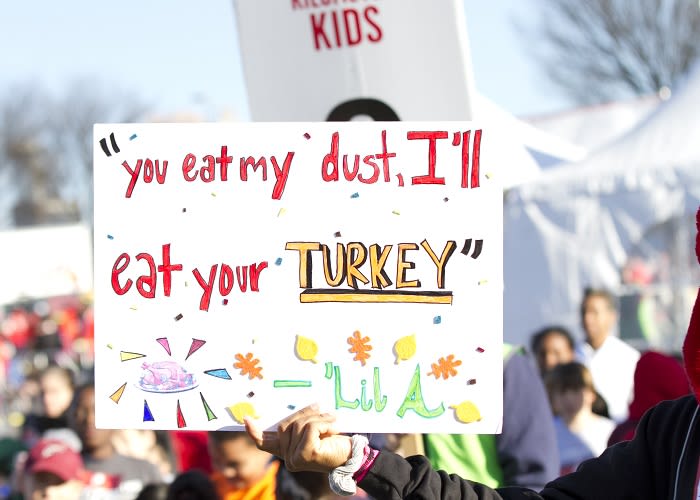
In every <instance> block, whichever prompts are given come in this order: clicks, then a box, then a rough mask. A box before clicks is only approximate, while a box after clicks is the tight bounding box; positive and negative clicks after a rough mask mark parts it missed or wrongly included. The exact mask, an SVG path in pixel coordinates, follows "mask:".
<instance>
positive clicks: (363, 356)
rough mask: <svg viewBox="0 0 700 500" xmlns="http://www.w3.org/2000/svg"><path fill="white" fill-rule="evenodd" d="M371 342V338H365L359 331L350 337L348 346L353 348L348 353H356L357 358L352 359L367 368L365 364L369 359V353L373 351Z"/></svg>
mask: <svg viewBox="0 0 700 500" xmlns="http://www.w3.org/2000/svg"><path fill="white" fill-rule="evenodd" d="M369 341H370V338H369V337H363V336H362V334H361V333H360V332H359V331H357V330H356V331H355V332H354V333H353V334H352V337H348V344H350V345H351V346H352V347H351V348H350V349H348V352H352V353H355V357H354V358H352V359H353V360H355V361H359V362H360V363H362V366H365V363H366V362H367V360H368V359H369V351H371V350H372V346H371V345H369Z"/></svg>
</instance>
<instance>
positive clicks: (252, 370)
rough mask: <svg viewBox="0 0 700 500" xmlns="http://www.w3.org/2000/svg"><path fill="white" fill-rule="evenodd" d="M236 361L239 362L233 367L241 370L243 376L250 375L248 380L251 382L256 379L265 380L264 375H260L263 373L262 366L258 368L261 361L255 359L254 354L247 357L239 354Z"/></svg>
mask: <svg viewBox="0 0 700 500" xmlns="http://www.w3.org/2000/svg"><path fill="white" fill-rule="evenodd" d="M236 359H237V360H238V362H236V363H234V364H233V367H234V368H238V369H239V370H241V373H240V374H241V375H248V378H249V379H251V380H252V379H254V378H256V377H257V378H263V377H262V374H261V373H260V372H261V371H262V366H257V365H258V363H260V360H259V359H257V358H253V353H252V352H249V353H248V354H246V355H245V357H244V356H243V354H241V353H238V354H236Z"/></svg>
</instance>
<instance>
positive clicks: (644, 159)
mask: <svg viewBox="0 0 700 500" xmlns="http://www.w3.org/2000/svg"><path fill="white" fill-rule="evenodd" d="M280 1H281V0H280ZM435 1H441V0H435ZM351 3H352V2H351ZM269 4H270V5H269V8H273V6H274V3H273V2H269ZM463 9H464V20H463V22H464V23H465V25H466V32H467V35H468V40H465V43H466V44H467V46H465V47H464V51H465V53H466V54H467V55H468V57H467V61H468V64H469V69H470V71H471V72H472V73H473V78H474V85H475V88H476V92H477V93H478V95H477V96H475V98H474V99H475V102H486V103H488V104H482V105H481V106H483V107H484V109H489V110H494V111H493V112H494V113H496V112H497V113H501V114H503V115H507V116H508V117H511V118H512V119H513V120H515V121H514V122H513V123H517V124H518V127H520V128H518V129H517V130H518V131H519V132H518V133H520V134H523V135H525V134H530V136H532V137H545V136H546V137H547V138H548V140H549V141H550V144H553V143H554V142H556V141H558V142H557V144H559V145H560V147H559V149H558V151H563V150H564V149H565V150H566V151H568V154H563V153H562V154H558V155H557V154H553V153H551V151H550V150H546V148H536V147H530V148H528V152H529V154H530V160H531V161H532V162H533V165H534V167H536V175H532V176H530V177H529V178H528V179H527V182H525V181H523V182H522V183H517V185H515V184H514V185H512V186H511V187H510V188H509V189H508V190H507V192H506V193H505V194H504V204H505V205H504V216H505V221H504V224H505V254H504V259H505V262H504V266H505V276H506V278H505V279H506V283H505V288H506V297H505V309H506V319H505V326H504V327H505V330H504V336H505V338H506V340H509V341H511V342H515V343H526V339H527V338H528V336H529V335H530V334H531V333H532V332H533V331H534V330H535V329H537V328H539V327H541V326H542V325H543V324H545V323H552V322H557V323H562V324H566V325H567V326H569V327H570V328H571V329H572V330H573V331H575V332H577V333H578V332H580V325H579V312H578V307H579V301H580V296H581V293H582V290H583V288H584V287H585V286H588V285H602V286H606V287H607V288H609V289H611V290H613V291H614V293H615V294H616V295H617V296H618V298H619V300H620V309H621V316H622V317H621V323H620V332H619V333H620V335H621V336H622V337H623V338H625V339H626V340H628V341H629V342H630V343H632V344H633V345H636V346H638V347H640V348H645V347H649V346H652V347H659V348H664V349H667V350H675V349H677V348H678V347H679V345H680V340H681V339H682V336H683V334H684V331H685V327H686V325H687V318H688V311H689V308H690V305H691V304H692V302H691V301H692V299H693V298H694V293H695V291H696V290H697V286H698V283H700V276H699V275H698V270H697V265H696V264H695V263H694V256H693V255H692V244H691V241H692V238H693V234H694V228H693V224H694V220H693V215H694V210H695V208H696V207H697V205H698V203H697V200H698V198H699V197H700V188H699V186H700V183H699V182H698V176H697V174H693V173H692V171H693V169H694V170H695V171H697V170H700V169H698V168H697V167H698V165H697V164H698V162H699V161H700V142H698V141H697V139H696V137H697V136H696V135H694V134H695V132H700V123H699V122H698V118H697V117H696V116H694V115H696V114H697V113H696V110H697V109H699V107H700V78H698V74H697V73H698V71H695V70H694V69H695V68H696V67H697V65H696V62H697V59H698V51H699V50H700V37H698V35H697V34H698V33H700V6H699V5H698V2H697V0H692V1H691V0H634V1H630V0H589V1H586V2H580V1H568V0H525V1H520V2H509V1H504V0H495V1H491V2H483V1H478V0H465V1H464V2H463ZM0 11H1V12H2V15H0V47H2V58H1V59H0V68H1V70H0V256H2V258H1V259H0V283H1V285H0V434H2V433H10V434H11V433H12V432H13V431H16V430H17V429H19V428H21V426H22V425H23V423H24V415H27V414H28V413H32V412H38V411H39V409H38V405H39V400H38V397H39V393H38V389H37V386H36V384H35V382H36V379H35V375H36V373H38V372H39V371H41V370H43V369H44V368H46V367H47V366H49V364H58V365H60V366H63V367H65V368H68V369H70V370H71V371H72V372H74V373H75V375H76V377H77V380H78V381H80V380H87V379H88V378H89V375H90V373H91V370H92V361H93V357H92V341H93V333H94V325H93V318H92V297H91V289H92V279H93V276H92V261H91V259H92V246H91V241H92V154H93V151H92V145H93V138H92V126H93V124H94V123H101V122H130V121H250V120H251V119H252V118H251V117H252V114H251V110H250V108H249V103H248V98H247V89H246V80H245V75H244V72H243V67H242V60H243V56H242V53H241V44H240V39H239V33H238V31H237V30H238V27H239V24H238V23H239V22H240V20H239V19H236V12H235V9H234V5H233V2H232V1H231V0H209V1H207V2H194V1H191V0H189V1H188V0H149V1H143V0H138V1H137V0H122V1H120V2H112V3H105V2H94V1H88V0H74V1H71V2H50V1H46V0H25V1H23V2H5V3H4V4H3V6H2V7H0ZM274 36H275V33H274V32H268V31H266V27H265V26H264V25H260V26H259V27H258V30H257V34H256V38H258V39H259V40H264V39H265V38H266V37H274ZM249 43H250V42H249ZM272 77H275V75H274V74H271V78H272ZM477 107H478V106H477ZM437 119H439V117H438V118H437ZM537 134H542V135H541V136H540V135H537ZM555 140H556V141H555ZM561 145H565V146H566V147H563V146H561ZM548 151H549V152H548ZM637 167H640V168H637ZM641 167H644V168H641ZM631 171H635V172H637V173H636V174H635V175H630V172H631Z"/></svg>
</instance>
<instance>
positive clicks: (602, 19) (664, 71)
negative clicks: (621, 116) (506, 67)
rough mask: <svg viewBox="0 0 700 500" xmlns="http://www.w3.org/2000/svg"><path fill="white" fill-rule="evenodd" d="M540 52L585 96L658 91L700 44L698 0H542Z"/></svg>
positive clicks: (551, 73)
mask: <svg viewBox="0 0 700 500" xmlns="http://www.w3.org/2000/svg"><path fill="white" fill-rule="evenodd" d="M542 5H543V7H544V9H543V12H542V16H541V20H540V24H539V27H538V31H539V33H540V34H541V37H542V42H543V44H544V47H543V48H544V49H545V50H544V51H542V53H540V54H539V57H538V58H539V59H540V62H541V64H542V65H543V67H544V70H545V71H546V73H547V75H548V77H549V78H550V79H551V80H552V81H553V82H554V83H555V84H557V85H558V86H559V87H560V88H561V89H562V90H563V91H564V92H565V93H566V94H568V95H569V96H571V97H573V98H574V99H576V100H577V101H578V102H580V103H582V104H590V103H595V102H601V101H610V100H615V99H620V98H625V97H629V96H631V95H640V94H649V93H655V92H658V91H659V90H660V89H661V88H662V87H664V86H670V85H672V84H673V83H674V81H675V80H676V79H677V78H678V77H679V76H681V75H683V74H685V73H686V72H687V71H688V69H689V68H690V66H691V65H692V64H693V62H694V61H695V60H696V59H697V58H698V53H699V50H700V37H698V36H697V34H698V33H699V32H700V7H699V6H698V2H697V0H584V1H581V0H542Z"/></svg>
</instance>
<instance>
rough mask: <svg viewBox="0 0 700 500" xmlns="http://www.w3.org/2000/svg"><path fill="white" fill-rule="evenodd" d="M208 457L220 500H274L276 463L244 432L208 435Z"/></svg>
mask: <svg viewBox="0 0 700 500" xmlns="http://www.w3.org/2000/svg"><path fill="white" fill-rule="evenodd" d="M209 453H210V455H211V459H212V466H213V467H214V473H213V474H212V476H211V479H212V481H213V482H214V485H215V486H216V491H217V493H218V495H219V498H220V499H221V500H253V499H255V500H274V498H275V488H276V481H275V475H276V474H277V470H278V468H279V461H277V460H276V459H275V458H274V457H273V456H272V455H270V454H269V453H267V452H264V451H261V450H258V448H257V447H256V446H255V443H254V442H253V440H252V439H251V438H250V437H249V436H248V435H247V434H246V433H245V432H226V431H217V432H210V433H209Z"/></svg>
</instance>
